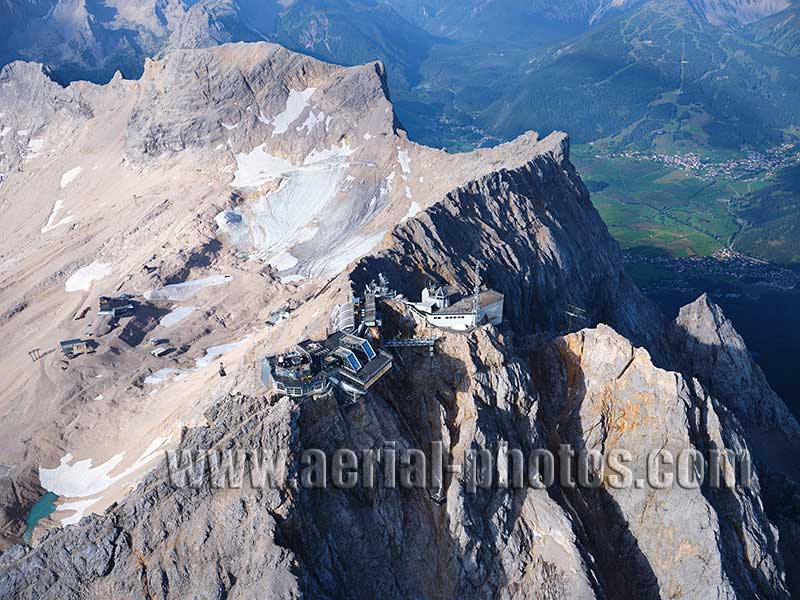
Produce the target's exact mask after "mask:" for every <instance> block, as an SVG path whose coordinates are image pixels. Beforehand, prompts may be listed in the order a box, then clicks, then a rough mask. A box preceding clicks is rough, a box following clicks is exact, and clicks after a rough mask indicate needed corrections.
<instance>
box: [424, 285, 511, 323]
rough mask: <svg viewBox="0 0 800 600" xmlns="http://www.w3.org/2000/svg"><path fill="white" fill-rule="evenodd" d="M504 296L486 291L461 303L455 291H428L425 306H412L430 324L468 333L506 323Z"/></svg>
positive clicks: (425, 294)
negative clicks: (480, 326)
mask: <svg viewBox="0 0 800 600" xmlns="http://www.w3.org/2000/svg"><path fill="white" fill-rule="evenodd" d="M503 299H504V297H503V294H501V293H500V292H496V291H494V290H485V291H481V292H477V293H476V294H472V295H471V296H465V297H463V298H460V299H459V295H458V292H457V290H456V289H455V288H452V287H439V288H425V289H423V290H422V299H421V302H412V303H410V304H411V305H412V306H414V308H416V309H417V310H418V311H419V312H421V313H422V314H424V315H425V318H426V319H427V321H428V323H430V324H431V325H434V326H436V327H441V328H444V329H454V330H456V331H466V330H468V329H471V328H473V327H477V326H479V325H486V324H488V323H492V324H493V325H498V324H500V323H501V322H502V321H503Z"/></svg>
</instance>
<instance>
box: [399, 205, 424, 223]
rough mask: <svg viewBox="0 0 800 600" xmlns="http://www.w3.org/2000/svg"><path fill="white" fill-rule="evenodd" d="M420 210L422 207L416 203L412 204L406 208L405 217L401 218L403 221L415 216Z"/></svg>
mask: <svg viewBox="0 0 800 600" xmlns="http://www.w3.org/2000/svg"><path fill="white" fill-rule="evenodd" d="M421 210H422V207H421V206H420V205H419V204H417V203H416V202H412V203H411V206H409V207H408V212H407V213H406V216H405V217H403V221H405V220H407V219H410V218H411V217H414V216H416V214H417V213H418V212H419V211H421Z"/></svg>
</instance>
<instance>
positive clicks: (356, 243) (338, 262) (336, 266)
mask: <svg viewBox="0 0 800 600" xmlns="http://www.w3.org/2000/svg"><path fill="white" fill-rule="evenodd" d="M384 235H386V232H385V231H378V232H376V233H373V234H371V235H362V236H359V237H356V238H353V239H351V240H349V241H347V242H345V243H344V244H343V245H342V246H341V247H338V248H336V249H335V250H334V251H333V252H332V253H331V255H330V257H329V258H328V259H327V260H326V261H325V264H324V266H323V268H322V269H320V270H318V271H315V272H313V275H315V276H316V275H322V274H323V273H338V272H340V271H344V270H345V268H346V267H347V265H349V264H350V263H351V262H353V261H354V260H356V259H357V258H360V257H361V256H364V255H365V254H368V253H369V252H371V251H372V250H373V249H374V248H375V246H377V245H378V244H379V243H380V242H381V240H383V237H384Z"/></svg>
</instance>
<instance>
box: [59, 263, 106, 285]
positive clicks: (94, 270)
mask: <svg viewBox="0 0 800 600" xmlns="http://www.w3.org/2000/svg"><path fill="white" fill-rule="evenodd" d="M113 271H114V269H113V268H112V266H111V263H101V262H97V261H94V262H93V263H92V264H90V265H88V266H86V267H83V268H82V269H78V270H77V271H75V272H74V273H73V274H72V275H71V276H70V278H69V279H67V283H66V284H65V286H64V289H65V290H66V291H68V292H88V291H89V289H90V288H91V287H92V284H93V283H94V282H95V281H100V280H101V279H105V278H106V277H108V276H109V275H111V273H113Z"/></svg>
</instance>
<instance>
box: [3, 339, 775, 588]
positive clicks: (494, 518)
mask: <svg viewBox="0 0 800 600" xmlns="http://www.w3.org/2000/svg"><path fill="white" fill-rule="evenodd" d="M401 364H402V366H401V367H399V368H398V369H396V370H395V372H393V374H392V375H391V377H390V379H389V380H388V381H387V382H386V383H385V385H384V384H381V386H380V389H378V390H377V392H376V393H374V394H371V395H370V396H369V397H367V398H366V399H365V400H364V401H363V402H362V403H359V404H357V405H351V406H349V407H342V406H338V405H337V403H336V401H335V400H333V399H328V400H320V401H316V402H305V403H302V404H299V405H298V404H295V403H293V402H291V401H289V400H288V399H285V398H284V399H279V400H277V401H271V402H267V401H265V400H260V399H254V398H248V397H243V396H234V397H230V398H228V399H227V400H225V401H223V402H221V403H220V404H218V405H217V406H215V407H214V408H213V409H212V410H211V411H209V413H208V414H207V418H208V421H209V424H208V426H206V427H201V428H198V429H193V430H189V431H187V432H186V433H185V434H184V437H183V441H182V443H181V448H182V449H184V450H190V449H192V450H196V451H203V450H207V449H209V448H218V449H224V448H233V447H240V448H246V449H250V450H259V451H264V452H266V453H267V455H270V456H277V455H279V453H280V452H281V451H284V454H283V456H284V457H285V460H286V464H287V465H288V467H287V471H286V473H287V475H286V478H285V479H284V478H279V479H278V485H277V486H276V487H274V488H268V489H253V488H252V487H250V486H249V485H248V479H247V478H246V477H245V480H244V481H245V483H244V486H243V487H242V489H216V488H214V487H212V486H209V485H208V484H207V482H206V484H205V485H204V486H203V487H201V488H200V489H182V488H177V489H176V488H175V487H173V486H172V485H171V484H170V482H169V480H168V477H167V468H166V466H163V465H162V467H160V468H159V469H157V470H156V471H154V472H153V473H152V474H151V475H150V476H149V477H148V479H147V480H146V481H145V482H144V483H143V484H142V485H141V486H140V487H139V488H138V489H137V490H136V491H135V492H133V493H132V494H131V495H130V496H129V497H128V498H127V499H126V500H125V501H123V502H122V503H120V504H119V505H118V506H116V507H113V508H112V509H111V510H110V511H109V512H108V513H107V514H106V515H102V516H94V517H90V518H87V519H85V520H84V521H82V522H81V524H80V525H78V526H75V527H70V528H68V529H66V530H63V531H54V532H52V533H50V534H49V535H47V536H46V537H45V538H44V539H43V540H41V541H40V542H39V543H38V544H37V546H36V547H35V548H34V549H25V548H23V547H15V548H13V549H11V550H9V551H8V552H6V553H5V554H4V555H3V556H2V558H0V582H2V583H0V593H2V594H3V596H4V597H19V598H64V597H81V598H102V597H109V596H113V597H115V598H137V597H142V596H155V597H159V598H178V597H186V595H205V594H208V593H214V594H219V595H223V596H225V595H227V596H229V597H249V596H251V595H252V594H254V593H259V592H260V593H263V592H264V591H268V593H270V594H271V595H274V596H278V597H289V598H291V597H310V598H332V597H342V598H375V597H382V598H408V597H439V598H456V597H484V596H487V595H491V596H496V597H501V598H553V599H555V598H565V597H569V598H595V597H615V598H625V597H630V598H648V597H654V598H655V597H677V598H707V597H709V596H715V597H727V598H734V597H752V596H756V595H758V596H760V597H768V598H782V597H786V592H785V587H784V583H783V578H784V574H783V570H782V563H781V560H780V556H779V554H778V552H777V550H776V544H777V541H776V535H775V532H774V530H773V529H772V527H771V525H770V523H769V521H768V520H767V519H766V517H765V516H764V513H763V508H762V506H761V500H760V495H759V494H760V492H759V486H758V481H757V480H756V481H755V482H754V485H753V487H752V488H750V489H749V491H748V490H741V489H738V488H737V489H731V490H726V491H723V492H719V494H717V495H715V493H712V492H709V491H708V490H705V489H687V490H682V489H666V490H657V489H647V488H645V489H638V488H635V487H631V488H628V489H615V488H613V487H611V486H610V485H608V484H607V482H604V483H603V484H602V485H601V487H599V488H597V489H594V490H575V489H571V488H569V487H564V486H562V485H560V484H559V483H558V482H556V483H555V484H554V485H553V486H552V487H551V488H549V489H547V490H543V489H541V490H540V489H534V488H532V487H524V488H522V489H504V488H502V487H492V488H488V489H483V488H481V487H480V486H479V487H478V489H477V491H475V492H471V491H470V488H469V481H470V478H469V476H467V475H462V476H457V475H452V476H449V475H448V476H447V478H446V481H445V488H444V499H443V502H442V503H441V504H438V503H436V502H434V501H433V500H432V499H431V498H430V496H429V493H428V491H427V490H424V489H399V488H395V489H391V488H387V487H385V480H384V479H383V477H384V475H383V473H382V472H379V474H378V481H377V482H376V486H375V487H374V488H372V489H367V488H363V487H356V488H354V489H352V490H347V489H331V488H328V489H306V488H304V487H301V486H299V484H298V472H299V470H300V469H301V465H300V464H299V462H298V461H299V456H300V452H301V451H302V449H308V448H318V449H322V450H324V451H327V452H332V451H333V450H335V449H337V448H351V449H354V450H358V451H361V450H368V449H372V450H377V449H380V448H384V449H385V448H387V447H390V446H389V443H390V442H392V443H394V447H395V448H396V449H397V450H398V451H400V450H402V449H403V448H420V449H425V448H427V447H429V446H428V444H429V443H430V442H431V441H434V440H439V441H442V442H443V443H444V447H445V448H447V449H448V451H449V455H450V457H451V459H452V460H453V462H454V463H458V462H462V461H461V460H460V458H459V457H462V456H463V455H462V452H463V451H464V450H466V449H469V448H486V449H494V448H497V447H498V446H499V445H500V444H501V443H505V444H507V448H508V449H509V451H513V450H517V451H522V452H523V453H530V452H531V451H533V450H534V449H536V448H546V447H550V448H554V447H555V446H557V445H558V444H559V443H561V442H564V443H572V444H574V445H575V447H576V448H593V449H601V450H604V451H608V450H609V449H611V448H627V449H629V450H630V452H631V453H632V454H633V456H634V457H635V458H634V462H633V463H632V465H631V467H632V471H633V476H634V477H636V478H639V477H644V476H645V475H644V461H645V455H646V452H647V450H648V449H651V448H656V449H657V448H666V449H670V450H673V451H674V452H675V453H676V455H677V453H678V452H679V451H680V450H682V449H684V448H687V447H688V448H696V449H699V450H703V449H706V448H707V447H708V446H709V445H711V444H716V445H717V446H718V447H724V448H730V447H734V446H736V447H739V449H741V448H743V447H745V442H744V441H743V439H742V437H741V434H740V432H739V430H738V427H737V426H736V424H735V421H734V420H733V419H732V417H730V416H729V415H728V414H727V412H726V411H725V410H724V409H721V408H720V407H719V406H718V405H717V403H716V402H715V401H714V400H713V399H711V398H709V397H708V396H707V395H706V394H705V393H704V392H703V391H702V389H700V388H699V386H697V385H696V384H694V383H692V382H686V381H685V380H683V379H682V377H681V376H680V375H677V374H675V373H670V372H666V371H662V370H659V369H657V368H655V367H654V366H653V365H652V363H651V362H650V360H649V357H648V355H647V353H646V352H644V351H643V350H640V349H635V348H634V347H633V346H632V345H631V344H630V343H629V342H627V341H626V340H625V339H624V338H622V337H621V336H619V335H618V334H616V333H615V332H614V331H612V330H611V329H610V328H608V327H600V328H598V329H594V330H585V331H582V332H580V333H577V334H572V335H570V336H567V337H565V338H560V339H558V340H556V342H555V343H554V344H551V345H548V346H546V347H544V348H542V349H541V350H540V351H539V352H537V353H536V354H535V355H534V356H533V357H532V358H531V360H530V362H528V361H525V360H521V359H520V358H518V357H515V356H514V355H513V354H511V353H510V352H509V351H508V349H507V347H506V340H505V339H504V338H503V336H502V335H500V334H498V333H497V332H495V331H494V330H493V329H492V328H488V329H483V330H479V331H476V332H473V333H472V334H470V335H466V336H455V337H451V338H447V339H445V340H443V341H442V342H441V345H440V350H439V352H438V353H437V355H436V356H435V357H434V359H433V362H432V363H430V362H429V359H428V358H427V357H425V356H424V355H420V356H417V357H415V356H414V355H406V357H405V360H404V361H402V363H401ZM465 472H466V473H468V471H465ZM231 548H240V549H244V550H242V551H237V552H233V553H232V552H231V551H230V549H231ZM365 572H369V574H370V576H369V577H367V578H365V577H364V576H363V575H364V573H365ZM56 573H57V574H58V576H57V577H56V576H55V574H56Z"/></svg>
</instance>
